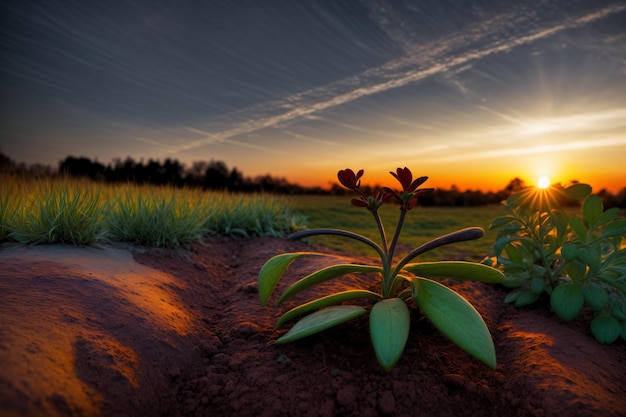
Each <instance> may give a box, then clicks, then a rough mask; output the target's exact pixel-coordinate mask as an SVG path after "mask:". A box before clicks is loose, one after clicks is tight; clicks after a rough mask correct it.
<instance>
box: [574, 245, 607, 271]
mask: <svg viewBox="0 0 626 417" xmlns="http://www.w3.org/2000/svg"><path fill="white" fill-rule="evenodd" d="M576 256H577V257H578V259H580V260H581V261H583V262H584V263H585V264H587V265H589V268H591V270H592V271H597V270H598V269H600V262H601V261H602V259H601V255H600V247H599V246H592V247H582V248H579V249H578V251H577V252H576Z"/></svg>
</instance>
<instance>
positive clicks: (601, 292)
mask: <svg viewBox="0 0 626 417" xmlns="http://www.w3.org/2000/svg"><path fill="white" fill-rule="evenodd" d="M583 296H584V298H585V302H586V303H587V305H589V307H591V308H592V309H593V310H594V311H601V310H604V308H605V307H606V305H607V304H608V303H609V295H608V294H607V292H606V290H605V289H604V288H602V287H600V286H598V285H596V284H593V283H589V284H587V285H585V286H583Z"/></svg>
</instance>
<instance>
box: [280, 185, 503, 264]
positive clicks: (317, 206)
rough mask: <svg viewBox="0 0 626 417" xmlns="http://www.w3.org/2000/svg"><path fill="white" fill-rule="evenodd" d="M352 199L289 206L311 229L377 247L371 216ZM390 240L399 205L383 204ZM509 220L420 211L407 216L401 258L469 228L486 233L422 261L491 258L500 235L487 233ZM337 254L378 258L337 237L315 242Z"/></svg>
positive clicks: (490, 214)
mask: <svg viewBox="0 0 626 417" xmlns="http://www.w3.org/2000/svg"><path fill="white" fill-rule="evenodd" d="M351 198H352V197H351V196H308V195H307V196H298V197H291V198H290V199H289V202H290V204H291V205H293V207H294V208H295V210H296V211H297V212H299V213H301V214H302V215H304V216H305V217H306V218H307V228H318V227H320V228H338V229H346V230H351V231H354V232H357V233H360V234H362V235H364V236H366V237H368V238H370V239H373V240H374V241H375V242H380V235H379V234H378V230H377V228H376V224H375V223H374V220H373V217H372V215H371V213H370V212H369V211H367V210H366V209H364V208H359V207H356V206H353V205H352V204H351V203H350V200H351ZM379 212H380V215H381V218H382V221H383V225H384V226H385V228H386V234H387V237H388V238H391V236H393V233H394V231H395V226H396V223H397V221H398V215H399V212H400V211H399V209H398V206H397V205H394V204H384V205H383V206H382V207H381V208H380V210H379ZM503 214H504V211H503V209H502V207H500V206H497V205H496V206H484V207H420V206H418V207H416V208H415V209H413V210H411V211H409V213H408V214H407V216H406V219H405V222H404V227H403V229H402V234H401V235H400V240H399V245H400V246H399V254H402V253H403V252H406V251H408V250H409V249H412V248H414V247H417V246H419V245H421V244H423V243H425V242H427V241H429V240H431V239H433V238H436V237H438V236H441V235H443V234H446V233H450V232H454V231H456V230H459V229H464V228H466V227H471V226H478V227H482V228H483V229H485V236H484V237H483V238H481V239H478V240H474V241H469V242H461V243H456V244H454V245H450V246H446V247H442V248H439V249H436V250H433V251H430V252H427V253H426V254H424V255H423V257H422V258H420V259H421V260H435V259H437V260H441V259H450V258H455V259H468V260H471V259H474V260H475V259H476V258H477V257H478V258H481V257H482V256H483V255H486V254H487V252H488V251H489V248H490V247H491V245H492V244H493V241H494V238H495V233H494V232H489V231H488V228H489V225H490V224H491V222H492V221H493V219H495V218H496V217H498V216H501V215H503ZM310 241H311V242H314V243H320V244H323V245H325V246H328V247H330V248H332V249H336V250H342V251H348V252H351V253H357V254H359V255H367V256H375V255H376V253H375V252H374V251H373V250H372V249H371V248H370V247H368V246H366V245H364V244H362V243H360V242H357V241H354V240H352V239H346V238H340V237H336V236H319V237H313V238H310Z"/></svg>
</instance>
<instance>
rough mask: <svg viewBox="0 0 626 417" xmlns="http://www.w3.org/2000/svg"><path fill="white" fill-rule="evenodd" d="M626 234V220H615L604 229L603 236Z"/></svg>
mask: <svg viewBox="0 0 626 417" xmlns="http://www.w3.org/2000/svg"><path fill="white" fill-rule="evenodd" d="M625 234H626V220H615V221H614V222H612V223H610V224H608V225H606V226H605V227H604V228H603V229H602V236H601V237H602V238H607V237H611V236H623V235H625Z"/></svg>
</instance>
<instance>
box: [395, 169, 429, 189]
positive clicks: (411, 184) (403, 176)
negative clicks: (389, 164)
mask: <svg viewBox="0 0 626 417" xmlns="http://www.w3.org/2000/svg"><path fill="white" fill-rule="evenodd" d="M396 172H397V174H396V173H393V172H389V173H390V174H391V175H393V176H394V177H396V178H397V179H398V181H400V184H401V185H402V191H403V192H404V193H412V192H413V191H415V190H416V189H417V187H419V186H420V185H422V184H424V183H425V182H426V180H427V179H428V177H419V178H418V179H416V180H415V181H413V174H412V173H411V170H410V169H408V168H407V167H404V168H398V169H397V170H396Z"/></svg>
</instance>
